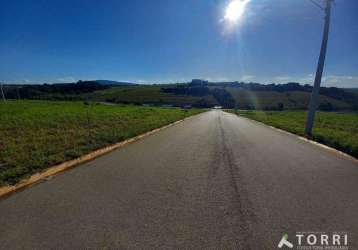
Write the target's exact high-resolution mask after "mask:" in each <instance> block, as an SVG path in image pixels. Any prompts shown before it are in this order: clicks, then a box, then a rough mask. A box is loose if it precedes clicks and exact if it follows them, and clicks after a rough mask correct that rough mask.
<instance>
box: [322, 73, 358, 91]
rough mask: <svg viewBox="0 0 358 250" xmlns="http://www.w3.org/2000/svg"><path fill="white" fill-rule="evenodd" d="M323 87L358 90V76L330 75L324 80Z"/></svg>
mask: <svg viewBox="0 0 358 250" xmlns="http://www.w3.org/2000/svg"><path fill="white" fill-rule="evenodd" d="M322 86H326V87H340V88H358V76H339V75H329V76H325V77H323V78H322Z"/></svg>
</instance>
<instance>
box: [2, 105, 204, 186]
mask: <svg viewBox="0 0 358 250" xmlns="http://www.w3.org/2000/svg"><path fill="white" fill-rule="evenodd" d="M202 111H203V110H198V109H192V110H188V111H185V110H181V109H174V108H170V109H165V108H152V107H138V106H117V105H113V106H109V105H103V104H89V105H85V104H84V103H83V102H51V101H10V102H7V103H1V104H0V185H4V184H13V183H16V182H17V181H19V180H20V179H21V178H23V177H25V176H28V175H31V174H33V173H36V172H39V171H41V170H43V169H45V168H47V167H49V166H52V165H55V164H58V163H61V162H63V161H66V160H69V159H73V158H76V157H78V156H80V155H83V154H85V153H88V152H90V151H92V150H95V149H98V148H101V147H104V146H106V145H109V144H113V143H115V142H119V141H122V140H124V139H127V138H130V137H133V136H135V135H138V134H141V133H144V132H146V131H149V130H152V129H154V128H158V127H161V126H163V125H166V124H169V123H171V122H174V121H176V120H179V119H182V118H184V117H187V116H190V115H194V114H197V113H199V112H202Z"/></svg>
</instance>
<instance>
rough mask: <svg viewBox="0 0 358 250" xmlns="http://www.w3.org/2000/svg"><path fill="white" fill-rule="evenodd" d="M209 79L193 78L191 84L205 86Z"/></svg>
mask: <svg viewBox="0 0 358 250" xmlns="http://www.w3.org/2000/svg"><path fill="white" fill-rule="evenodd" d="M208 83H209V81H205V80H201V79H193V80H191V83H190V85H192V86H204V85H207V84H208Z"/></svg>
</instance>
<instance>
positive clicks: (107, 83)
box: [94, 80, 136, 86]
mask: <svg viewBox="0 0 358 250" xmlns="http://www.w3.org/2000/svg"><path fill="white" fill-rule="evenodd" d="M94 82H98V83H99V84H102V85H112V86H128V85H136V83H132V82H117V81H111V80H95V81H94Z"/></svg>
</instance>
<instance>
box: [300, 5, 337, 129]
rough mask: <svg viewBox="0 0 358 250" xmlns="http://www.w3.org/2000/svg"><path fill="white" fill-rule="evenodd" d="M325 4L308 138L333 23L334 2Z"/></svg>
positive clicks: (308, 116) (310, 108) (307, 125)
mask: <svg viewBox="0 0 358 250" xmlns="http://www.w3.org/2000/svg"><path fill="white" fill-rule="evenodd" d="M325 2H326V6H325V7H324V8H322V9H323V10H324V12H325V23H324V33H323V39H322V46H321V52H320V55H319V60H318V66H317V71H316V77H315V81H314V86H313V90H312V94H311V100H310V104H309V109H308V114H307V121H306V128H305V134H306V135H307V136H311V135H312V128H313V123H314V117H315V113H316V109H317V105H318V98H319V89H320V87H321V81H322V74H323V68H324V61H325V59H326V52H327V44H328V35H329V26H330V22H331V7H332V2H333V0H325Z"/></svg>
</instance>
